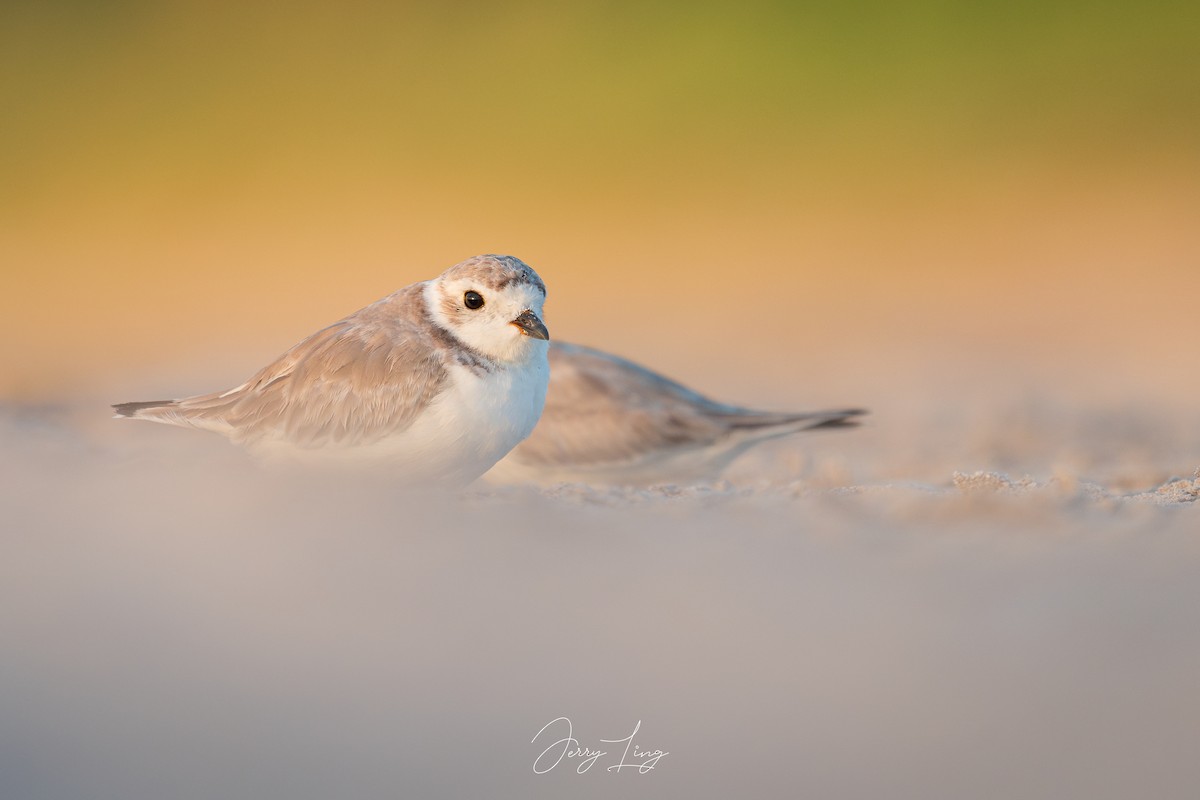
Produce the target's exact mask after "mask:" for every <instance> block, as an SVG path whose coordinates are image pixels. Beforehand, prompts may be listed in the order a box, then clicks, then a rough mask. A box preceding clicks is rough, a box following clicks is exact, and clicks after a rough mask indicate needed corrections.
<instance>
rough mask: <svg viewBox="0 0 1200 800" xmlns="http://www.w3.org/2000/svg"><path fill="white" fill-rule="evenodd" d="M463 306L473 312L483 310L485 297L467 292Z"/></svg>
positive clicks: (477, 293)
mask: <svg viewBox="0 0 1200 800" xmlns="http://www.w3.org/2000/svg"><path fill="white" fill-rule="evenodd" d="M463 305H465V306H466V307H467V308H469V309H471V310H472V311H474V310H475V309H477V308H483V295H481V294H480V293H479V292H467V293H466V294H464V295H463Z"/></svg>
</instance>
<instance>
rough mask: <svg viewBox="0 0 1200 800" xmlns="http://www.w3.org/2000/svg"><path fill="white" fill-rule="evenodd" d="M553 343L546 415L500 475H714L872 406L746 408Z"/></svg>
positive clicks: (633, 480)
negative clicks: (768, 444) (751, 453)
mask: <svg viewBox="0 0 1200 800" xmlns="http://www.w3.org/2000/svg"><path fill="white" fill-rule="evenodd" d="M549 351H550V352H549V361H550V387H549V390H548V393H547V399H546V405H545V409H544V410H543V412H542V418H541V420H540V421H539V422H538V424H537V427H536V428H534V431H533V434H532V435H531V436H530V437H529V438H528V439H526V440H524V441H523V442H521V443H520V444H519V445H517V446H516V447H515V448H514V449H513V450H512V452H510V453H509V454H508V455H507V456H506V457H505V458H504V459H503V460H502V461H500V463H499V464H497V465H496V466H495V467H494V468H493V469H492V470H491V471H490V472H489V473H488V475H487V479H488V480H489V481H490V482H493V483H513V482H530V481H532V482H535V483H542V484H549V483H559V482H566V483H593V484H594V483H604V484H613V485H631V486H639V485H651V484H662V483H673V482H680V481H694V480H705V479H710V478H714V477H716V476H717V475H719V474H720V472H721V471H722V470H723V469H724V468H725V467H726V466H728V465H729V463H730V462H732V461H733V460H734V459H735V458H737V457H738V456H739V455H741V454H742V453H743V452H745V451H746V450H748V449H749V448H751V447H753V446H754V445H756V444H758V443H759V442H763V441H766V440H767V439H773V438H776V437H779V436H786V435H788V434H791V433H796V432H798V431H807V430H815V429H818V428H849V427H854V426H856V425H857V424H858V420H857V418H858V417H860V416H862V415H863V414H865V413H867V412H866V411H865V410H863V409H860V408H845V409H836V410H828V411H810V412H805V413H788V412H777V411H758V410H754V409H750V408H742V407H740V406H734V405H728V404H726V403H719V402H716V401H714V400H710V399H708V398H707V397H705V396H703V395H701V394H700V393H698V392H696V391H694V390H692V389H689V388H688V387H686V386H684V385H682V384H680V383H677V382H676V381H673V380H671V379H670V378H667V377H664V376H663V375H660V374H658V373H656V372H654V371H652V370H650V369H647V368H646V367H643V366H641V365H640V364H636V363H634V362H632V361H629V360H627V359H624V358H622V357H620V356H617V355H613V354H611V353H606V352H604V351H601V350H596V349H593V348H591V347H585V346H583V345H578V344H570V343H567V342H562V341H555V342H553V343H551V345H550V347H549Z"/></svg>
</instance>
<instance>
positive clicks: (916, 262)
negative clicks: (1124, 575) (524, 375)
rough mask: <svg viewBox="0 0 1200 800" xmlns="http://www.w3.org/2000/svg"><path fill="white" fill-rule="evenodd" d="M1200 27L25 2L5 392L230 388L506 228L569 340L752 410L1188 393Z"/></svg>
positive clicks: (1071, 2) (0, 354)
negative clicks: (544, 285) (1010, 394)
mask: <svg viewBox="0 0 1200 800" xmlns="http://www.w3.org/2000/svg"><path fill="white" fill-rule="evenodd" d="M1197 41H1200V13H1198V12H1197V11H1196V9H1195V5H1194V4H1192V3H1183V2H1180V3H1173V2H1144V3H1137V4H1134V3H1128V2H1125V3H1122V2H1091V1H1090V2H1082V0H1079V1H1078V2H1076V1H1075V0H1059V2H1054V3H1043V2H1039V3H1028V2H1005V3H954V2H944V1H943V0H936V1H933V2H926V1H924V0H920V1H918V2H910V3H890V2H839V3H777V2H758V1H751V2H743V3H737V4H731V3H713V2H693V3H646V2H572V3H544V2H489V3H474V2H455V3H404V2H399V3H398V2H390V3H351V4H329V3H290V4H286V5H280V4H272V3H249V4H247V3H203V2H172V3H142V2H105V3H98V2H52V3H6V4H4V6H3V9H2V10H0V104H2V105H0V107H2V108H3V116H4V122H3V125H2V126H0V143H2V144H0V263H2V264H3V270H4V282H5V291H4V292H3V293H0V363H2V364H3V369H2V371H0V396H3V397H6V398H9V399H20V400H22V401H31V400H32V401H45V400H47V399H49V398H61V397H64V396H67V395H70V394H72V393H74V394H75V395H78V394H79V393H80V392H88V393H91V394H94V395H95V396H96V398H98V399H105V400H109V401H116V400H125V399H132V398H133V397H134V395H132V394H130V392H135V393H136V392H145V391H148V392H150V393H152V394H156V395H157V394H163V393H166V394H167V395H175V396H178V395H180V394H188V393H193V392H199V391H208V390H211V389H213V388H216V387H217V386H218V385H225V384H229V385H233V384H236V383H237V382H240V381H241V380H242V379H243V378H244V377H245V376H246V374H248V373H249V372H250V371H251V370H253V369H256V368H257V367H259V366H261V365H262V364H264V363H266V362H267V361H268V360H269V359H271V358H273V357H274V356H275V355H277V354H278V353H279V352H281V351H282V350H283V349H286V348H287V347H288V346H290V345H291V344H293V343H294V342H295V341H297V340H299V339H300V338H301V337H303V336H305V335H307V334H308V333H310V332H312V331H313V330H315V329H317V328H318V327H321V326H323V325H325V324H327V323H329V322H331V321H333V320H335V319H337V318H339V317H341V316H343V315H344V314H346V313H348V312H350V311H353V310H354V309H356V308H359V307H361V306H362V305H365V304H366V303H368V302H371V301H373V300H375V299H377V298H378V297H380V296H382V295H384V294H387V293H389V292H391V291H393V290H395V289H397V288H399V287H400V286H403V285H405V284H407V283H410V282H412V281H415V280H421V279H424V278H427V277H431V276H433V275H435V274H437V273H438V272H440V271H441V270H442V269H444V268H445V267H447V266H449V265H451V264H453V263H455V262H457V261H459V260H461V259H463V258H465V257H468V256H470V255H473V254H476V253H480V252H504V253H513V254H516V255H519V256H520V257H522V258H523V259H525V260H526V261H528V262H529V263H530V264H532V265H533V266H534V267H535V268H536V269H538V270H539V271H540V272H541V274H542V275H543V277H544V278H545V279H546V280H547V282H548V284H549V286H550V303H549V305H548V313H549V316H550V322H551V330H552V333H553V334H554V335H556V336H557V337H559V338H564V339H567V340H574V341H580V342H583V343H587V344H592V345H595V346H599V347H602V348H605V349H608V350H612V351H616V352H619V353H621V354H624V355H626V356H630V357H633V358H636V359H638V360H641V361H643V362H645V363H647V364H649V365H650V366H652V367H655V368H657V369H659V370H662V371H665V372H667V373H668V374H670V375H672V376H674V377H676V378H679V379H682V380H684V381H686V382H688V383H691V384H692V385H695V386H697V387H698V388H701V389H703V390H705V391H707V392H709V393H710V394H714V395H717V396H719V397H721V398H722V399H727V400H733V401H739V402H747V403H749V402H757V403H759V404H763V403H767V404H773V405H790V406H797V407H803V406H812V405H824V404H830V403H834V404H856V405H869V406H871V407H872V408H874V409H876V411H877V412H878V411H880V410H886V409H888V408H892V409H893V410H894V411H896V412H897V413H898V409H899V408H901V407H902V406H903V403H904V399H905V398H906V397H908V398H909V399H910V400H911V401H912V402H913V403H916V404H919V405H923V406H937V405H955V404H957V403H958V402H959V401H955V400H950V401H948V395H947V394H946V393H949V392H963V393H965V394H963V395H961V397H962V398H963V399H962V402H968V401H969V399H970V398H971V397H972V396H978V397H986V396H990V395H992V394H994V393H995V392H997V391H1001V390H1005V391H1013V390H1016V391H1024V390H1033V389H1034V388H1036V389H1037V391H1040V392H1049V393H1051V394H1054V393H1056V392H1057V393H1067V394H1069V395H1071V396H1073V397H1079V398H1097V397H1104V398H1107V399H1106V400H1105V402H1137V401H1140V400H1152V401H1154V402H1158V403H1176V404H1185V403H1187V402H1191V396H1189V393H1192V392H1194V391H1195V390H1196V389H1197V387H1198V380H1197V373H1196V370H1195V369H1194V368H1192V366H1191V365H1192V364H1193V362H1194V358H1193V357H1192V355H1193V353H1194V341H1195V338H1194V337H1195V334H1196V332H1197V326H1196V308H1195V297H1196V296H1197V290H1200V269H1198V267H1200V225H1197V220H1198V219H1200V215H1198V212H1200V147H1198V144H1200V48H1197V47H1196V42H1197ZM214 382H215V383H214ZM1106 393H1107V394H1106ZM137 396H139V397H140V396H141V395H140V394H139V395H137Z"/></svg>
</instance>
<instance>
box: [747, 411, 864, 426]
mask: <svg viewBox="0 0 1200 800" xmlns="http://www.w3.org/2000/svg"><path fill="white" fill-rule="evenodd" d="M866 413H868V412H867V410H866V409H863V408H845V409H837V410H832V411H810V412H807V413H804V414H786V413H774V412H770V411H744V412H742V413H739V414H731V415H729V416H728V417H726V419H727V420H728V421H729V423H730V427H731V428H733V429H735V430H755V429H766V428H788V429H790V430H796V431H802V430H803V431H809V430H817V429H823V428H855V427H857V426H858V425H859V423H860V422H861V421H860V420H859V419H857V418H858V417H861V416H862V415H864V414H866Z"/></svg>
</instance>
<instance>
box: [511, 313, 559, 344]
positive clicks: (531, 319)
mask: <svg viewBox="0 0 1200 800" xmlns="http://www.w3.org/2000/svg"><path fill="white" fill-rule="evenodd" d="M509 324H510V325H516V326H517V328H518V329H520V331H521V333H523V334H525V335H526V336H532V337H533V338H535V339H545V340H547V341H549V339H550V331H548V330H546V326H545V324H543V323H542V321H541V320H540V319H538V317H537V314H535V313H533V312H532V311H530V310H529V309H525V310H524V311H522V312H521V313H520V314H518V315H517V318H516V319H514V320H513V321H512V322H510V323H509Z"/></svg>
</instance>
